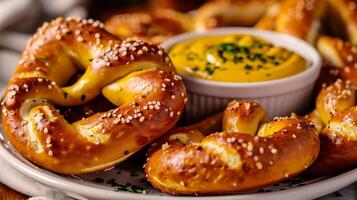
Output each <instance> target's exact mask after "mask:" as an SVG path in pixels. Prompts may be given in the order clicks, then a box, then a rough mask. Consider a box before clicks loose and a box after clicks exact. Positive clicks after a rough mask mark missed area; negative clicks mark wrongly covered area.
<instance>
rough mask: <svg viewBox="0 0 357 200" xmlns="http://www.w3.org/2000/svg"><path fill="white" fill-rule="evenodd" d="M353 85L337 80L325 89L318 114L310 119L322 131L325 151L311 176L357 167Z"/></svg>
mask: <svg viewBox="0 0 357 200" xmlns="http://www.w3.org/2000/svg"><path fill="white" fill-rule="evenodd" d="M355 104H356V96H355V89H354V88H353V87H352V85H351V82H349V81H341V80H340V79H339V80H337V81H336V82H335V83H333V84H331V85H330V86H328V87H324V88H323V89H322V90H321V92H320V93H319V96H318V97H317V100H316V110H315V111H314V112H313V113H311V114H310V115H309V116H308V117H309V118H311V119H312V121H313V122H314V124H315V126H316V127H317V128H318V129H319V132H320V139H321V150H320V154H319V156H318V158H317V160H316V162H315V163H314V164H313V165H312V167H311V168H310V169H309V171H308V173H310V174H314V175H323V174H330V173H335V172H339V171H341V170H344V169H348V168H350V167H353V166H356V164H357V106H356V105H355Z"/></svg>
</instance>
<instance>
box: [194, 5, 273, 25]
mask: <svg viewBox="0 0 357 200" xmlns="http://www.w3.org/2000/svg"><path fill="white" fill-rule="evenodd" d="M276 1H278V0H213V1H208V2H207V3H205V4H204V5H202V6H201V7H200V8H199V9H197V11H196V13H195V21H196V25H195V30H196V31H204V30H207V29H211V28H216V27H223V26H252V25H254V24H255V23H256V22H257V21H258V20H259V19H260V18H261V17H262V16H263V15H264V13H265V12H266V10H267V8H268V7H269V6H270V5H272V4H273V3H274V2H276Z"/></svg>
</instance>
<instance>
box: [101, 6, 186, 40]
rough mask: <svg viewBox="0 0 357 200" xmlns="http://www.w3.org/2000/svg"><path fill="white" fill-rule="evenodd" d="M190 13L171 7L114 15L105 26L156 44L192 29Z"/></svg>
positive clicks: (116, 32) (123, 34) (129, 36)
mask: <svg viewBox="0 0 357 200" xmlns="http://www.w3.org/2000/svg"><path fill="white" fill-rule="evenodd" d="M190 21H191V18H190V16H189V15H186V14H184V13H180V12H177V11H174V10H170V9H160V10H157V11H154V12H152V13H147V12H138V13H127V14H119V15H114V16H112V17H111V18H110V19H109V20H108V21H106V23H105V26H106V28H107V29H108V31H110V32H111V33H113V34H115V35H118V36H120V37H123V38H132V39H142V40H145V41H149V42H152V43H155V44H159V43H161V42H163V41H164V40H166V39H168V38H169V37H172V36H174V35H177V34H179V33H183V32H187V31H190V30H191V29H192V27H191V24H190V23H189V22H190Z"/></svg>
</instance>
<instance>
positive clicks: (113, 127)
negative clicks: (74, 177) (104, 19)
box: [2, 18, 187, 174]
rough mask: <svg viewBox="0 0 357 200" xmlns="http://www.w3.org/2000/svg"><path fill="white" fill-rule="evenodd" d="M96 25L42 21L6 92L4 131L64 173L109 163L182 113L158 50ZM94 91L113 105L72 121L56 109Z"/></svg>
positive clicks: (181, 95)
mask: <svg viewBox="0 0 357 200" xmlns="http://www.w3.org/2000/svg"><path fill="white" fill-rule="evenodd" d="M103 27H104V25H103V24H101V23H100V22H98V21H93V20H85V19H84V20H81V19H73V18H69V19H63V18H58V19H56V20H54V21H52V22H51V23H45V24H44V25H43V26H42V27H41V28H40V29H39V30H38V31H37V33H36V34H35V35H34V36H33V37H32V39H31V40H30V41H29V43H28V45H27V47H26V49H25V51H24V52H23V55H22V59H21V61H20V62H19V64H18V66H17V68H16V72H15V74H14V75H13V77H12V78H11V80H10V82H9V86H8V87H7V89H6V92H5V96H4V100H3V102H2V105H3V106H2V122H3V127H4V133H5V135H6V137H7V138H8V139H9V141H10V142H11V144H12V145H13V146H14V148H15V149H16V150H17V151H18V152H19V153H20V154H22V155H23V156H24V157H25V158H27V159H29V160H30V161H32V162H34V163H35V164H37V165H39V166H41V167H43V168H46V169H48V170H52V171H54V172H58V173H65V174H81V173H88V172H93V171H97V170H103V169H106V168H110V167H112V166H113V165H115V164H117V163H119V162H122V161H123V160H125V159H126V158H128V157H129V156H130V155H132V154H133V153H135V152H136V151H138V150H139V149H141V148H142V147H143V146H145V145H146V144H148V143H150V142H151V141H153V140H155V139H156V138H158V137H160V136H161V135H162V134H164V133H165V132H167V131H168V130H169V129H171V128H172V127H173V126H174V125H175V123H176V122H177V120H178V119H179V117H180V115H181V112H182V111H183V108H184V105H185V102H186V100H187V99H186V91H185V88H184V85H183V83H182V81H181V79H180V77H179V76H178V75H176V72H175V70H174V68H173V67H172V64H171V61H170V59H169V58H168V57H167V55H166V54H165V53H164V51H163V50H162V49H160V48H158V47H157V46H156V45H152V44H149V43H146V42H142V41H132V40H126V41H123V40H120V39H118V38H117V37H115V36H114V35H112V34H110V33H108V32H107V31H105V29H104V28H103ZM79 72H84V73H83V75H82V76H81V77H80V78H79V79H78V80H76V81H75V82H74V83H73V84H70V85H67V82H68V80H69V79H70V78H71V77H72V76H74V75H75V74H76V73H79ZM99 94H102V95H103V96H104V97H105V98H107V99H108V100H109V101H110V102H111V103H112V104H114V106H115V107H116V108H114V109H111V110H109V111H107V112H101V113H94V114H93V115H92V116H89V117H87V118H85V119H82V120H79V121H76V122H74V123H69V122H68V121H67V120H66V119H65V118H64V117H63V116H62V115H61V113H60V112H59V111H58V110H57V109H56V106H62V107H71V106H75V105H81V104H83V103H86V102H89V101H91V100H92V99H94V98H95V97H96V96H98V95H99Z"/></svg>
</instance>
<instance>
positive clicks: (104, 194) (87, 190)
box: [0, 127, 357, 200]
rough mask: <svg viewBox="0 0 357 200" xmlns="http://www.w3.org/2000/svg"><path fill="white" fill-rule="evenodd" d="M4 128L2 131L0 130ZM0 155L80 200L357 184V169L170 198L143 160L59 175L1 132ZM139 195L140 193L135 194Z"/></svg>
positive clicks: (327, 189) (312, 194)
mask: <svg viewBox="0 0 357 200" xmlns="http://www.w3.org/2000/svg"><path fill="white" fill-rule="evenodd" d="M0 128H1V127H0ZM0 141H1V142H0V155H1V156H2V157H3V158H4V159H5V160H6V161H7V162H8V163H9V164H10V165H12V166H13V167H14V168H16V169H17V170H19V171H20V172H22V173H23V174H25V175H27V176H29V177H31V178H33V179H35V180H37V181H38V182H40V183H42V184H44V185H47V186H50V187H52V188H55V189H58V190H61V191H63V192H65V193H66V194H67V195H69V196H71V197H74V198H77V199H106V200H111V199H117V200H120V199H123V200H124V199H125V200H130V199H148V200H159V199H165V200H172V199H188V198H189V199H205V200H209V199H220V200H233V199H234V200H241V199H244V200H250V199H261V200H270V199H271V200H276V199H289V200H294V199H313V198H318V197H321V196H324V195H326V194H328V193H331V192H334V191H337V190H339V189H341V188H343V187H345V186H347V185H349V184H352V183H354V182H356V181H357V169H353V170H351V171H348V172H345V173H343V174H340V175H337V176H334V177H319V178H315V179H306V178H302V177H296V178H293V179H290V180H288V181H285V182H282V183H279V184H275V185H273V186H270V187H265V188H263V189H260V190H256V191H252V192H250V193H244V194H235V195H223V196H222V195H221V196H202V197H192V196H169V195H167V194H163V193H160V192H159V191H157V190H155V189H154V188H153V187H152V186H151V185H150V184H149V183H148V182H147V181H146V179H145V175H144V172H143V169H142V167H141V166H142V163H140V164H139V163H138V162H140V161H139V160H140V157H139V158H135V159H131V160H129V161H128V162H125V163H124V164H122V165H119V166H117V167H115V168H113V169H111V170H107V171H105V172H101V173H94V174H88V175H81V176H66V175H59V174H55V173H52V172H49V171H47V170H44V169H41V168H39V167H37V166H35V165H33V164H32V163H30V162H29V161H27V160H26V159H24V158H23V157H22V156H21V155H20V154H18V153H17V152H16V151H15V150H14V149H13V148H12V147H11V145H10V144H9V142H8V140H7V139H6V138H5V137H4V136H3V135H2V134H1V132H0ZM133 192H136V193H133Z"/></svg>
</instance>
